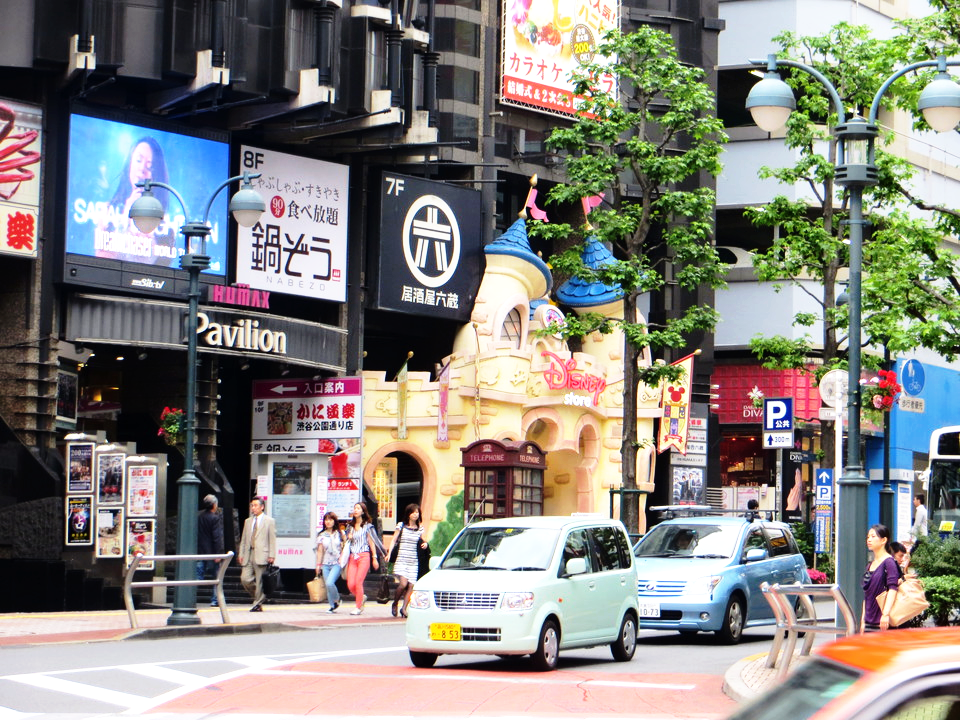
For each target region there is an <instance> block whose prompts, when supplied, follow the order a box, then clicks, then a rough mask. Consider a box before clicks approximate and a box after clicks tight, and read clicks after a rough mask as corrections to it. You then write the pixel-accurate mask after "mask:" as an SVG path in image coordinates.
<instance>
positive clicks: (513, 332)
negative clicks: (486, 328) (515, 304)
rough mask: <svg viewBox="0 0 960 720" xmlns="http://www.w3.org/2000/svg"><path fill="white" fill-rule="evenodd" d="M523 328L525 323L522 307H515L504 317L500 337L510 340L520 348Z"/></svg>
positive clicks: (514, 345)
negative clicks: (521, 315)
mask: <svg viewBox="0 0 960 720" xmlns="http://www.w3.org/2000/svg"><path fill="white" fill-rule="evenodd" d="M522 328H523V323H522V319H521V317H520V308H513V310H511V311H510V312H508V313H507V316H506V317H505V318H504V319H503V327H502V328H501V329H500V339H501V340H509V341H510V342H511V343H512V344H513V347H515V348H519V347H520V340H521V337H520V335H521V332H522Z"/></svg>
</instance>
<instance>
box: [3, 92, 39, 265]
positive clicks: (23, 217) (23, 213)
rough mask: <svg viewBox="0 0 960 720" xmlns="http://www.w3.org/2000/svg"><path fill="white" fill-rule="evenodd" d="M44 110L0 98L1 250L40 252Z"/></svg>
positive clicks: (25, 254) (32, 254)
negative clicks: (41, 152) (41, 154)
mask: <svg viewBox="0 0 960 720" xmlns="http://www.w3.org/2000/svg"><path fill="white" fill-rule="evenodd" d="M42 130H43V112H42V110H41V109H40V108H39V107H37V106H35V105H25V104H23V103H18V102H14V101H12V100H6V99H4V98H0V254H4V255H17V256H19V257H31V258H35V257H36V256H37V235H38V232H39V230H40V228H39V227H38V223H39V220H38V218H39V212H40V151H41V140H42Z"/></svg>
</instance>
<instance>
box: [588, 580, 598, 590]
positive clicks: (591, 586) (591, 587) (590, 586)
mask: <svg viewBox="0 0 960 720" xmlns="http://www.w3.org/2000/svg"><path fill="white" fill-rule="evenodd" d="M587 587H589V588H590V589H591V590H596V589H597V583H596V582H590V584H589V585H587Z"/></svg>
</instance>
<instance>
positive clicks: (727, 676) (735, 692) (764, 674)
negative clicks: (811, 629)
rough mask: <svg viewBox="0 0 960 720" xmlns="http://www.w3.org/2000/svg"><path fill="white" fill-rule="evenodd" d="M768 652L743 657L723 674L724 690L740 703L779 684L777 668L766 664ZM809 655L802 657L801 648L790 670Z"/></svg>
mask: <svg viewBox="0 0 960 720" xmlns="http://www.w3.org/2000/svg"><path fill="white" fill-rule="evenodd" d="M767 655H768V653H757V654H756V655H750V656H749V657H745V658H743V660H740V661H739V662H736V663H734V664H733V665H731V666H730V668H729V669H728V670H727V672H726V673H724V676H723V692H724V694H725V695H726V696H727V697H729V698H730V699H731V700H736V701H737V702H739V703H742V702H746V701H748V700H752V699H753V698H755V697H756V696H757V695H760V694H761V693H764V692H766V691H767V690H769V689H770V688H772V687H774V686H775V685H776V684H777V672H778V670H777V668H768V667H767V666H766V663H767ZM808 658H809V656H807V657H801V656H800V655H799V650H797V652H795V653H794V655H793V657H792V658H791V660H790V672H793V671H794V670H795V669H796V668H797V666H798V665H801V664H802V663H804V662H806V661H807V659H808Z"/></svg>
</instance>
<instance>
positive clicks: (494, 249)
mask: <svg viewBox="0 0 960 720" xmlns="http://www.w3.org/2000/svg"><path fill="white" fill-rule="evenodd" d="M483 252H484V253H486V254H487V255H510V256H511V257H516V258H520V259H521V260H526V261H527V262H528V263H530V264H531V265H533V266H534V267H535V268H536V269H537V270H539V271H540V272H541V273H542V274H543V277H544V280H546V283H547V288H550V287H552V286H553V275H551V274H550V268H549V267H547V264H546V263H545V262H544V261H543V259H542V258H540V256H538V255H537V254H536V253H535V252H534V251H533V250H531V249H530V242H529V241H528V240H527V223H526V220H524V219H523V218H518V219H517V221H516V222H515V223H514V224H513V225H511V226H510V227H508V228H507V230H506V232H504V233H503V235H501V236H500V237H498V238H497V239H496V240H494V241H493V242H492V243H490V244H489V245H487V246H486V247H485V248H484V249H483Z"/></svg>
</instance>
